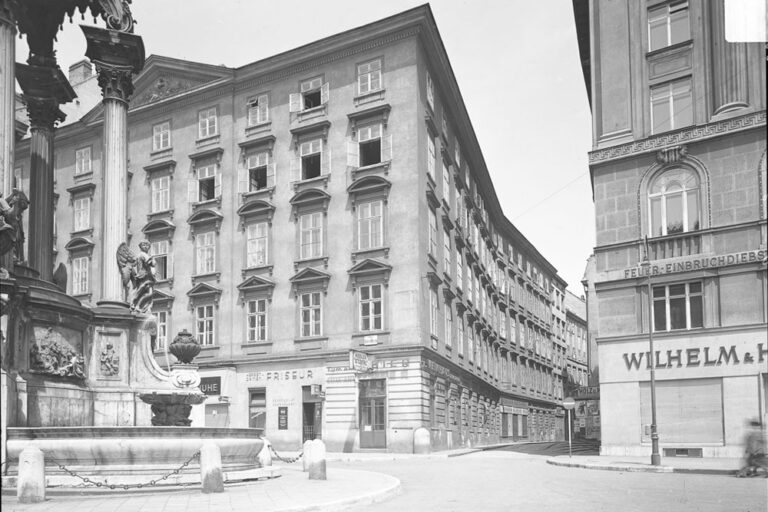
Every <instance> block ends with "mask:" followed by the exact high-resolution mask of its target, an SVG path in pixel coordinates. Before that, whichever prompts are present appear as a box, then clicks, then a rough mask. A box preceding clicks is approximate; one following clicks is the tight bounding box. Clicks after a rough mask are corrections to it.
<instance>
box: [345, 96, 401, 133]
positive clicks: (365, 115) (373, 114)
mask: <svg viewBox="0 0 768 512" xmlns="http://www.w3.org/2000/svg"><path fill="white" fill-rule="evenodd" d="M391 109H392V107H391V106H390V104H389V103H385V104H383V105H377V106H375V107H372V108H366V109H364V110H358V111H357V112H352V113H349V114H347V118H349V121H350V122H351V123H352V135H354V134H355V133H356V132H357V127H358V125H359V124H360V123H361V122H369V121H381V123H382V124H383V125H384V128H386V127H387V121H388V120H389V111H390V110H391Z"/></svg>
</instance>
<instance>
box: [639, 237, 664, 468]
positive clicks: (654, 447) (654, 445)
mask: <svg viewBox="0 0 768 512" xmlns="http://www.w3.org/2000/svg"><path fill="white" fill-rule="evenodd" d="M644 245H645V257H644V258H643V262H642V263H641V266H642V267H644V268H645V271H646V272H647V274H646V275H647V276H648V345H649V348H650V353H649V355H648V361H649V363H650V366H651V465H653V466H659V465H660V464H661V455H660V454H659V432H658V429H657V425H656V352H655V351H654V349H653V285H652V284H651V260H650V258H649V256H648V237H647V236H646V237H645V239H644Z"/></svg>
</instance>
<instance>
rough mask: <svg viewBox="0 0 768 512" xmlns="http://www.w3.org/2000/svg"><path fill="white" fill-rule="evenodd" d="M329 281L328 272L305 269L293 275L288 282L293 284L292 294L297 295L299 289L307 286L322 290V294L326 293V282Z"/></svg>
mask: <svg viewBox="0 0 768 512" xmlns="http://www.w3.org/2000/svg"><path fill="white" fill-rule="evenodd" d="M330 279H331V274H329V273H328V272H323V271H322V270H317V269H316V268H312V267H307V268H304V269H302V270H300V271H298V272H297V273H296V274H294V276H293V277H291V279H290V281H291V283H293V290H294V293H295V294H297V295H298V293H299V290H300V289H301V288H305V287H309V286H312V287H315V286H319V287H321V288H322V291H323V293H326V292H327V291H328V281H330Z"/></svg>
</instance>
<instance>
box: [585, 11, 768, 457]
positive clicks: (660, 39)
mask: <svg viewBox="0 0 768 512" xmlns="http://www.w3.org/2000/svg"><path fill="white" fill-rule="evenodd" d="M573 5H574V12H575V18H576V28H577V33H578V40H579V51H580V54H581V61H582V64H583V67H584V76H585V79H586V82H587V90H588V94H589V98H590V103H591V107H592V114H593V124H592V127H593V150H592V151H591V152H590V154H589V162H590V174H591V178H592V187H593V198H594V202H595V221H596V228H597V241H596V247H595V254H594V267H593V271H590V272H588V276H591V282H590V283H589V284H588V288H589V290H590V294H592V293H594V299H595V300H594V301H592V300H590V302H589V308H590V311H595V314H596V315H597V322H596V325H594V328H595V329H596V336H597V338H596V342H597V348H598V356H599V375H600V400H601V409H602V447H601V450H602V453H603V454H607V455H648V454H650V452H651V438H650V424H651V386H650V382H649V381H650V372H649V368H650V365H651V361H653V364H655V368H656V370H655V373H656V410H657V414H658V421H657V423H658V432H659V436H660V445H661V449H662V450H661V455H662V456H675V455H683V456H704V457H739V456H741V454H742V453H743V446H742V439H743V435H744V428H745V420H747V419H750V418H756V417H762V418H763V419H764V420H765V419H768V418H766V410H767V409H768V373H767V372H768V324H767V323H766V322H767V318H766V315H767V314H768V313H767V312H766V304H767V302H766V301H767V297H766V288H767V287H766V285H767V284H768V282H767V280H766V259H767V257H768V252H766V242H767V240H768V236H767V233H766V195H765V190H766V182H767V180H766V111H765V105H766V97H765V90H766V75H765V72H766V66H765V44H764V43H739V42H729V41H727V40H726V38H725V28H724V26H725V18H726V16H727V13H726V12H725V7H724V5H725V4H724V2H722V1H706V2H704V1H695V0H690V1H658V0H650V1H643V2H614V1H609V0H592V1H589V2H587V1H581V0H574V2H573ZM646 240H647V243H646ZM593 308H594V309H593ZM649 326H652V330H653V339H654V343H655V351H654V352H655V353H654V355H653V358H651V357H650V356H651V354H650V352H649V350H650V348H649V328H650V327H649ZM590 327H592V326H590Z"/></svg>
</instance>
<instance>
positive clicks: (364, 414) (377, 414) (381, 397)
mask: <svg viewBox="0 0 768 512" xmlns="http://www.w3.org/2000/svg"><path fill="white" fill-rule="evenodd" d="M386 382H387V381H386V379H371V380H361V381H360V448H386V447H387V429H386V425H387V419H386V403H387V387H386Z"/></svg>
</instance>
